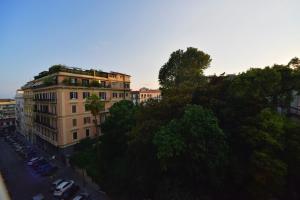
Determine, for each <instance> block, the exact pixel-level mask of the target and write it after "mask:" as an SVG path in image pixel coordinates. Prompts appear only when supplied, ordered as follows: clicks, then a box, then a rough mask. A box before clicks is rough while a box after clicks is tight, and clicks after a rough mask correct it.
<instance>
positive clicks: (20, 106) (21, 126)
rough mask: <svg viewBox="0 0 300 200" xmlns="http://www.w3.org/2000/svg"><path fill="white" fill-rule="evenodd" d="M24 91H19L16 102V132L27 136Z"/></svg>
mask: <svg viewBox="0 0 300 200" xmlns="http://www.w3.org/2000/svg"><path fill="white" fill-rule="evenodd" d="M23 95H24V91H23V90H17V92H16V96H15V100H16V131H17V132H18V133H21V134H22V135H24V136H25V131H24V130H25V121H24V120H25V117H24V96H23Z"/></svg>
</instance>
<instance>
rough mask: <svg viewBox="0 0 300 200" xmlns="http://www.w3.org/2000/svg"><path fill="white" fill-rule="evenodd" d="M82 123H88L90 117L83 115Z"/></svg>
mask: <svg viewBox="0 0 300 200" xmlns="http://www.w3.org/2000/svg"><path fill="white" fill-rule="evenodd" d="M83 123H84V124H89V123H91V118H90V117H84V118H83Z"/></svg>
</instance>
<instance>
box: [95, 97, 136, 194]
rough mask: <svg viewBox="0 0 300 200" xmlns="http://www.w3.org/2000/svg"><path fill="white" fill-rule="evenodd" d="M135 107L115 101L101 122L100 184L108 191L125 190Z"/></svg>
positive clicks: (127, 102)
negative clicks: (130, 134) (128, 150)
mask: <svg viewBox="0 0 300 200" xmlns="http://www.w3.org/2000/svg"><path fill="white" fill-rule="evenodd" d="M136 109H137V107H136V106H135V105H134V104H133V102H131V101H128V100H122V101H119V102H117V103H115V104H114V105H113V106H112V107H111V108H110V110H109V115H108V117H107V118H106V120H105V122H104V123H103V124H102V131H103V135H101V136H100V145H99V155H98V157H99V160H100V161H99V165H100V169H99V170H100V173H101V180H100V182H101V185H103V186H104V187H106V189H107V190H108V191H113V192H116V193H122V192H124V191H126V190H127V185H128V184H127V183H128V178H129V177H128V158H127V149H128V142H129V133H130V131H131V129H132V127H134V126H135V119H134V116H135V112H136Z"/></svg>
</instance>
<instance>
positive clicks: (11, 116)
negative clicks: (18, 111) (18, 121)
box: [0, 99, 16, 131]
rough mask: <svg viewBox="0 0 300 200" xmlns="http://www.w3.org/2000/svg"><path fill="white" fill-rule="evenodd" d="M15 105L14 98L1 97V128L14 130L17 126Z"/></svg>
mask: <svg viewBox="0 0 300 200" xmlns="http://www.w3.org/2000/svg"><path fill="white" fill-rule="evenodd" d="M15 107H16V101H15V100H13V99H0V130H1V131H2V130H5V131H6V130H7V131H8V130H14V128H15Z"/></svg>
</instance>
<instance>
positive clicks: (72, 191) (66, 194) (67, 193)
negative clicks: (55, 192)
mask: <svg viewBox="0 0 300 200" xmlns="http://www.w3.org/2000/svg"><path fill="white" fill-rule="evenodd" d="M79 189H80V188H79V186H78V185H76V184H73V185H72V186H71V187H70V188H69V189H68V190H66V191H65V192H64V193H63V194H62V196H61V198H60V199H61V200H69V199H72V197H74V196H75V195H76V193H77V192H78V191H79Z"/></svg>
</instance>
